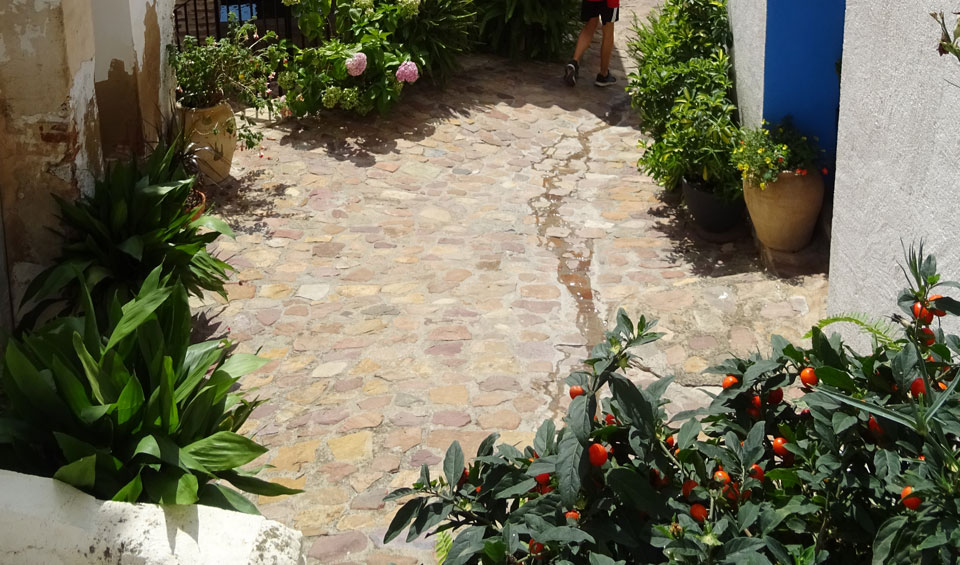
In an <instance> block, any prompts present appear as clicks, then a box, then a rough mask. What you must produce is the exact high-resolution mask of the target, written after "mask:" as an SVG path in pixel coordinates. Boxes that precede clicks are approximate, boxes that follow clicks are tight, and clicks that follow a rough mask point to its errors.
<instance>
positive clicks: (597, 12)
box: [580, 0, 620, 24]
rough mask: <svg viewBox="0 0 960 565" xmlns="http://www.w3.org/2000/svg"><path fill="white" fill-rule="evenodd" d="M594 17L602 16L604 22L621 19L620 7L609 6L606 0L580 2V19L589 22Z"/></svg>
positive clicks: (584, 0)
mask: <svg viewBox="0 0 960 565" xmlns="http://www.w3.org/2000/svg"><path fill="white" fill-rule="evenodd" d="M593 18H600V23H603V24H608V23H610V22H615V21H617V20H619V19H620V8H608V7H607V2H606V0H600V1H599V2H596V1H592V2H591V1H590V0H583V1H582V2H581V3H580V20H581V21H584V22H589V21H590V20H592V19H593Z"/></svg>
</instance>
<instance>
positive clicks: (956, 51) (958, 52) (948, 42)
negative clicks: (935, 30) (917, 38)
mask: <svg viewBox="0 0 960 565" xmlns="http://www.w3.org/2000/svg"><path fill="white" fill-rule="evenodd" d="M954 14H956V12H954ZM930 16H932V17H933V19H935V20H937V23H938V24H940V43H939V44H938V45H937V52H939V53H940V56H941V57H942V56H944V55H946V54H948V53H949V54H951V55H953V56H954V57H956V58H957V60H958V61H960V45H958V44H957V42H958V41H960V18H957V24H956V26H955V27H954V28H953V33H952V34H951V33H950V31H949V30H948V29H947V20H946V18H944V16H943V12H931V13H930Z"/></svg>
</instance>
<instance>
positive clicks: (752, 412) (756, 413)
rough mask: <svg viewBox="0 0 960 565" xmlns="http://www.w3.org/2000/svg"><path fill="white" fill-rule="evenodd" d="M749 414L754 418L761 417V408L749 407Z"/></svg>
mask: <svg viewBox="0 0 960 565" xmlns="http://www.w3.org/2000/svg"><path fill="white" fill-rule="evenodd" d="M747 414H748V415H749V416H750V417H751V418H753V419H754V420H759V419H760V410H759V409H758V408H754V407H753V406H751V407H750V408H747Z"/></svg>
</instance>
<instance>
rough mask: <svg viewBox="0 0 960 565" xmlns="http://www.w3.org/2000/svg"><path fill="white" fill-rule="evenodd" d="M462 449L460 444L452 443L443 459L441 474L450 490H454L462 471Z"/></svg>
mask: <svg viewBox="0 0 960 565" xmlns="http://www.w3.org/2000/svg"><path fill="white" fill-rule="evenodd" d="M464 468H465V467H464V457H463V449H461V448H460V442H459V441H454V442H453V443H452V444H450V447H448V448H447V453H446V455H445V456H444V458H443V474H444V475H445V476H446V478H447V484H448V485H450V488H451V489H453V490H456V488H457V483H458V482H459V481H460V477H461V476H462V474H463V471H464Z"/></svg>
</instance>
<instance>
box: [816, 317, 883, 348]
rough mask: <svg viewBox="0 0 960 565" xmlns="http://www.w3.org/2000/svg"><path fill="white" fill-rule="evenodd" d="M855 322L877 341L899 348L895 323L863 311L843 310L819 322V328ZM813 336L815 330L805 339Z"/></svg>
mask: <svg viewBox="0 0 960 565" xmlns="http://www.w3.org/2000/svg"><path fill="white" fill-rule="evenodd" d="M840 323H846V324H853V325H855V326H857V327H858V328H860V329H861V330H862V331H864V332H865V333H867V334H870V335H871V336H872V337H873V338H874V339H876V340H877V343H879V344H881V345H885V346H887V347H890V348H892V349H894V350H899V349H900V348H899V347H897V344H896V342H897V340H896V339H895V338H894V337H893V336H892V335H891V334H892V333H893V331H894V329H895V327H894V325H893V324H891V323H889V322H886V321H884V320H883V319H880V318H871V317H870V316H869V315H867V314H863V313H861V312H841V313H840V314H837V315H836V316H829V317H827V318H824V319H822V320H820V321H819V322H817V328H818V329H821V330H822V329H823V328H825V327H827V326H829V325H832V324H840ZM812 336H813V330H811V331H809V332H807V334H806V335H805V336H803V338H804V339H810V338H811V337H812Z"/></svg>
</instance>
